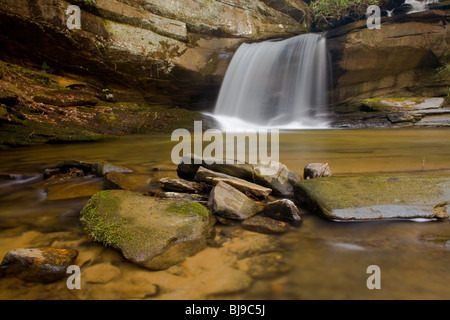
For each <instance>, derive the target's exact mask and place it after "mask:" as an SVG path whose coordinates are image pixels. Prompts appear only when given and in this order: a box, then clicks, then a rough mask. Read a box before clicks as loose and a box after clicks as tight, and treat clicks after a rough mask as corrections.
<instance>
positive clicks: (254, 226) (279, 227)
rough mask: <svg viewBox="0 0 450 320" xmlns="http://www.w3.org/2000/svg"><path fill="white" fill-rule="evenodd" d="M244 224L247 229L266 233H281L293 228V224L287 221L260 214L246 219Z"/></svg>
mask: <svg viewBox="0 0 450 320" xmlns="http://www.w3.org/2000/svg"><path fill="white" fill-rule="evenodd" d="M242 226H243V227H244V228H245V229H247V230H250V231H255V232H260V233H266V234H280V233H286V232H288V231H289V230H291V226H290V225H289V224H287V223H286V222H283V221H279V220H274V219H272V218H269V217H264V216H260V215H257V216H254V217H251V218H249V219H247V220H245V221H244V222H242Z"/></svg>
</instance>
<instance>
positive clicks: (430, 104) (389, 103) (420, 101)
mask: <svg viewBox="0 0 450 320" xmlns="http://www.w3.org/2000/svg"><path fill="white" fill-rule="evenodd" d="M444 102H445V99H444V98H381V99H366V100H364V101H363V105H364V106H366V107H367V108H368V109H369V110H370V111H381V112H386V113H394V112H404V111H414V110H427V109H439V108H442V107H443V105H444Z"/></svg>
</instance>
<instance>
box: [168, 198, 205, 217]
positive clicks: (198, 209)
mask: <svg viewBox="0 0 450 320" xmlns="http://www.w3.org/2000/svg"><path fill="white" fill-rule="evenodd" d="M167 212H171V213H177V214H180V215H183V216H192V215H197V216H199V217H201V218H202V219H203V220H205V219H208V217H209V212H208V209H206V208H205V207H204V206H203V205H201V204H200V203H197V202H192V203H184V204H181V205H178V204H171V205H170V206H169V207H168V208H167Z"/></svg>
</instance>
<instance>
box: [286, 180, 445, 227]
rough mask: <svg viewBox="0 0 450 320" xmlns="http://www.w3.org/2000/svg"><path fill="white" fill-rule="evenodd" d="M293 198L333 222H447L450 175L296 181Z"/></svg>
mask: <svg viewBox="0 0 450 320" xmlns="http://www.w3.org/2000/svg"><path fill="white" fill-rule="evenodd" d="M295 193H296V197H297V198H298V199H299V200H300V201H301V202H302V203H308V205H309V207H310V209H311V210H312V211H313V212H316V213H318V214H320V215H322V216H324V217H326V218H328V219H332V220H349V221H351V220H377V219H414V218H427V219H435V218H439V219H448V217H449V213H450V205H449V203H450V176H426V175H424V176H367V177H333V178H324V179H313V180H305V181H302V182H299V183H298V184H297V186H296V189H295Z"/></svg>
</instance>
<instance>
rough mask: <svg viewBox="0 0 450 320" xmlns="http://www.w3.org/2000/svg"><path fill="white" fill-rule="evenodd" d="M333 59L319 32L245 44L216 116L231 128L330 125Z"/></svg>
mask: <svg viewBox="0 0 450 320" xmlns="http://www.w3.org/2000/svg"><path fill="white" fill-rule="evenodd" d="M327 62H328V55H327V48H326V39H325V37H323V36H322V35H318V34H306V35H301V36H297V37H294V38H291V39H287V40H283V41H266V42H262V43H256V44H243V45H242V46H241V47H240V48H239V49H238V51H237V52H236V54H235V56H234V57H233V60H232V62H231V64H230V67H229V68H228V71H227V74H226V76H225V79H224V82H223V84H222V88H221V91H220V95H219V98H218V101H217V104H216V109H215V112H214V116H215V117H216V119H217V120H218V121H219V122H221V124H222V126H223V127H225V128H236V127H240V128H248V127H251V126H253V127H262V126H263V127H279V128H318V127H326V119H325V118H326V117H325V110H324V109H325V106H326V105H327V81H328V80H327V79H328V76H327V74H328V72H327V68H328V63H327Z"/></svg>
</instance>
